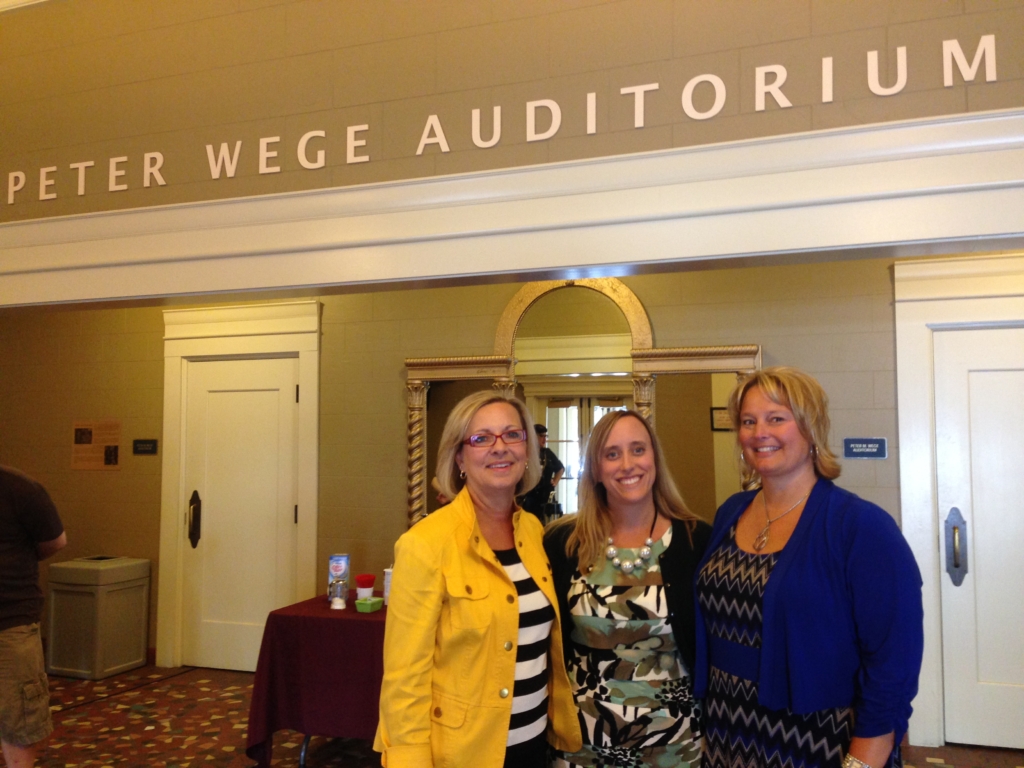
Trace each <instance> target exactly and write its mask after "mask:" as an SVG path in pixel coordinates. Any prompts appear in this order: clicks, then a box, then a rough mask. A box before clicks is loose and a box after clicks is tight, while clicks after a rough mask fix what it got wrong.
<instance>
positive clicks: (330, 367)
mask: <svg viewBox="0 0 1024 768" xmlns="http://www.w3.org/2000/svg"><path fill="white" fill-rule="evenodd" d="M890 267H891V262H890V261H887V260H865V261H842V262H831V263H829V262H824V263H818V264H813V265H793V266H773V267H747V268H719V269H708V270H704V271H691V272H677V273H667V274H656V275H643V276H635V277H629V278H623V281H624V282H625V283H626V284H628V286H629V287H630V288H631V289H632V290H633V291H634V292H635V293H636V294H637V296H638V297H639V299H640V301H641V302H642V303H643V305H644V307H645V308H646V310H647V312H648V313H649V315H650V317H651V323H652V326H653V330H654V337H655V343H656V344H657V345H658V346H692V345H708V344H736V343H757V344H761V345H762V346H763V350H764V363H765V364H766V365H773V364H779V363H785V364H789V365H797V366H800V367H802V368H805V369H807V370H808V371H810V372H812V373H813V374H815V375H816V376H817V377H818V378H819V379H820V380H821V382H822V383H823V384H824V386H825V388H826V390H827V391H828V393H829V395H830V398H831V407H832V417H833V443H836V442H838V441H839V440H840V439H841V438H842V437H844V436H850V437H852V436H858V437H868V436H870V437H887V438H888V439H889V445H890V457H889V459H888V460H886V461H860V462H845V463H844V466H843V475H842V478H841V479H840V483H841V484H842V485H844V486H846V487H848V488H850V489H851V490H853V491H855V492H856V493H858V494H860V495H862V496H864V497H865V498H868V499H870V500H872V501H875V502H876V503H878V504H880V505H881V506H882V507H884V508H885V509H887V510H888V511H889V512H890V513H892V514H894V515H895V516H896V517H897V518H898V517H899V506H898V504H899V500H898V481H897V462H898V447H897V443H896V395H895V371H894V368H895V336H894V334H895V332H894V324H893V309H892V284H891V278H890ZM519 287H520V285H519V284H516V283H507V284H499V285H478V286H463V287H450V288H434V289H411V290H390V291H380V292H376V293H356V294H348V295H335V296H324V297H322V298H321V301H322V302H323V304H324V312H323V337H322V353H321V403H320V513H319V529H318V530H319V542H318V554H317V559H318V563H317V566H318V567H320V566H324V567H326V559H327V556H328V555H329V554H331V553H333V552H348V553H350V554H351V555H352V565H353V568H355V569H356V570H357V571H362V570H367V571H379V570H380V569H382V568H384V567H385V566H387V565H389V564H390V563H391V560H392V548H393V545H394V542H395V539H397V537H398V536H399V535H400V534H401V532H402V531H403V530H405V526H406V506H405V480H406V464H405V429H406V424H405V381H404V369H403V361H404V359H405V358H406V357H424V356H435V355H476V354H489V353H490V352H491V351H492V349H493V344H494V334H495V331H496V330H497V326H498V319H499V317H500V315H501V312H502V310H503V309H504V307H505V304H506V303H507V302H508V301H509V299H511V298H512V296H513V295H514V294H515V292H516V291H517V290H518V289H519ZM162 323H163V320H162V315H161V310H160V308H158V307H145V308H119V309H93V308H78V309H74V308H59V307H49V308H37V309H7V310H3V311H0V463H4V464H9V465H13V466H16V467H19V468H21V469H22V470H24V471H26V472H28V473H29V474H31V475H33V476H35V477H36V478H37V479H39V480H40V481H41V482H43V483H44V484H45V485H46V487H47V488H48V489H49V491H50V493H51V494H52V495H53V498H54V500H55V501H56V503H57V505H58V507H59V509H60V511H61V514H62V516H63V518H64V521H65V524H66V526H67V531H68V538H69V542H70V543H69V545H68V547H67V549H66V550H64V551H63V552H61V553H60V554H59V555H57V558H56V559H58V560H61V559H66V558H71V557H81V556H87V555H95V554H103V553H106V554H115V555H126V556H132V557H145V558H148V559H150V560H153V561H154V566H156V565H157V560H158V539H159V525H160V464H159V462H160V458H159V457H135V456H131V455H130V453H131V452H130V446H131V440H133V439H137V438H150V437H160V436H161V428H162V406H163V391H162V384H163V379H162V370H163V360H162V355H163V342H162V331H163V327H162ZM103 417H112V418H119V419H121V420H122V423H123V441H122V455H123V456H124V459H123V467H122V469H121V470H120V471H117V472H84V471H73V470H71V469H70V463H71V424H72V421H73V420H75V419H88V418H103ZM680 484H681V485H683V486H684V488H685V481H683V482H681V483H680ZM711 493H712V496H713V490H712V491H711ZM705 506H706V505H705ZM44 570H45V569H44ZM155 573H156V571H155V570H154V576H155ZM318 583H319V582H318ZM152 594H153V599H154V601H155V595H156V591H155V581H154V590H153V593H152ZM155 615H156V613H155V610H151V622H152V621H153V620H154V619H155ZM150 637H151V638H154V637H155V635H154V634H152V633H151V635H150Z"/></svg>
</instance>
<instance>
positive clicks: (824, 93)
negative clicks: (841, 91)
mask: <svg viewBox="0 0 1024 768" xmlns="http://www.w3.org/2000/svg"><path fill="white" fill-rule="evenodd" d="M821 103H822V104H831V103H832V57H831V56H825V57H823V58H822V60H821Z"/></svg>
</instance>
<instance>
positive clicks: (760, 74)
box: [754, 64, 793, 112]
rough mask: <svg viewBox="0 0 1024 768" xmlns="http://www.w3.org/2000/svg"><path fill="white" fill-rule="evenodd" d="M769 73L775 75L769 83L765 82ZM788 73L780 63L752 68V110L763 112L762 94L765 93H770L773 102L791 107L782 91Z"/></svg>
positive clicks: (783, 106) (784, 106)
mask: <svg viewBox="0 0 1024 768" xmlns="http://www.w3.org/2000/svg"><path fill="white" fill-rule="evenodd" d="M769 73H771V74H773V75H775V79H774V80H772V81H771V82H770V83H769V82H766V81H767V79H768V78H767V77H766V75H768V74H769ZM788 75H789V73H788V72H786V68H785V67H784V66H782V65H781V64H769V65H768V66H767V67H757V68H755V69H754V111H755V112H764V108H765V107H764V96H765V94H766V93H770V94H771V95H772V98H773V99H775V102H776V103H777V104H778V105H779V106H780V107H782V108H783V109H786V108H787V107H792V106H793V105H792V103H790V101H789V99H787V98H786V96H785V95H784V94H783V93H782V86H783V85H784V84H785V82H786V78H787V77H788Z"/></svg>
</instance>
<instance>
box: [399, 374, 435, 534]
mask: <svg viewBox="0 0 1024 768" xmlns="http://www.w3.org/2000/svg"><path fill="white" fill-rule="evenodd" d="M429 388H430V383H429V382H426V381H418V380H416V379H413V380H411V381H408V382H406V384H405V399H406V406H407V408H408V419H407V428H406V442H407V451H408V455H407V458H406V461H407V470H408V478H407V485H406V487H407V497H408V507H409V508H408V515H409V526H410V527H411V526H412V524H413V523H415V522H417V521H418V520H420V519H422V518H424V517H426V516H427V504H426V498H427V477H426V469H427V460H426V449H427V390H428V389H429Z"/></svg>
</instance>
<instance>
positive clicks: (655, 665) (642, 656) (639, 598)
mask: <svg viewBox="0 0 1024 768" xmlns="http://www.w3.org/2000/svg"><path fill="white" fill-rule="evenodd" d="M671 538H672V529H671V528H669V529H668V531H666V533H665V535H664V536H663V537H662V538H661V539H660V540H659V541H656V542H655V543H654V545H653V546H652V547H651V549H652V556H651V559H650V561H649V562H650V563H651V568H650V569H644V570H643V571H642V572H640V574H639V575H638V572H636V571H634V572H633V573H632V574H630V575H628V576H627V575H626V574H624V573H622V571H620V570H618V569H617V568H615V567H613V566H612V564H611V562H610V561H607V560H606V561H604V563H603V564H602V566H600V567H599V568H595V569H594V570H593V571H591V572H590V573H588V574H587V575H586V576H583V575H581V574H580V573H579V572H578V571H577V572H576V573H575V574H573V579H572V585H571V587H570V589H569V600H568V605H569V611H570V613H571V614H572V620H573V631H572V636H571V639H570V645H571V648H572V651H571V654H570V658H569V664H568V671H569V679H570V681H571V682H572V685H573V690H574V694H575V697H576V704H577V706H578V707H579V713H580V714H579V717H580V728H581V730H582V731H583V749H581V750H580V751H579V752H575V753H572V754H567V753H556V755H555V758H556V759H555V763H554V765H555V766H557V767H558V768H571V767H573V766H587V767H588V768H603V767H605V766H607V767H608V768H611V767H612V766H615V768H620V767H621V768H647V767H648V766H651V767H654V766H659V767H660V766H666V767H667V766H682V768H687V766H694V768H696V766H699V765H700V761H701V734H700V720H701V717H700V706H699V704H698V703H697V702H696V701H695V700H694V698H693V684H692V680H691V678H690V673H689V670H687V669H686V668H685V665H684V664H683V660H682V658H681V656H680V655H679V652H678V651H677V649H676V643H675V638H674V637H673V635H672V627H671V625H670V624H669V623H668V606H667V605H666V602H665V588H664V587H663V586H662V582H661V573H660V571H659V570H658V555H660V554H661V553H662V552H664V551H665V549H666V548H667V547H668V545H669V542H670V541H671ZM620 556H621V557H622V558H623V559H625V558H627V557H628V558H631V559H632V558H635V557H636V550H631V549H625V548H620Z"/></svg>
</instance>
